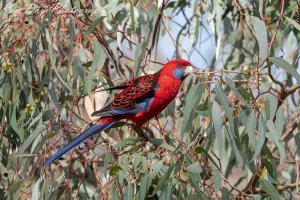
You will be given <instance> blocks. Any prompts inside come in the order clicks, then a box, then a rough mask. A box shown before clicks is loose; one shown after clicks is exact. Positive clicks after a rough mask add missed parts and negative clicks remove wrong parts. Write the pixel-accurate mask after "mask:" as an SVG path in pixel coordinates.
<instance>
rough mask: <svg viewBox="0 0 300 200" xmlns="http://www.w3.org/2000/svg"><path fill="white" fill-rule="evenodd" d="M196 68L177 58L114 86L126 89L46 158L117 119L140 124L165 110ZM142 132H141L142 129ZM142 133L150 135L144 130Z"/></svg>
mask: <svg viewBox="0 0 300 200" xmlns="http://www.w3.org/2000/svg"><path fill="white" fill-rule="evenodd" d="M192 72H193V68H192V67H191V64H190V63H189V62H188V61H186V60H183V59H175V60H171V61H169V62H168V63H167V64H165V65H164V66H163V67H162V68H161V70H159V71H158V72H156V73H154V74H150V75H145V76H141V77H138V78H136V79H134V80H132V81H129V82H128V83H127V84H124V85H121V86H116V87H113V88H112V89H123V90H122V91H121V92H119V93H118V94H117V95H116V97H115V98H114V100H113V101H112V102H111V103H110V104H108V105H106V106H105V107H104V108H102V109H101V110H98V111H96V112H94V113H92V116H100V119H99V120H98V121H97V122H96V123H95V124H94V125H92V126H91V127H90V128H89V129H88V130H86V131H85V132H83V133H82V134H81V135H79V136H78V137H76V138H75V139H74V140H73V141H71V142H70V143H69V144H67V145H66V146H65V147H64V148H62V149H61V150H60V151H58V152H57V153H55V154H54V155H53V156H51V157H50V158H49V159H48V160H46V162H45V164H44V165H48V164H50V163H51V162H53V161H54V160H56V159H58V158H59V157H61V156H62V155H64V154H65V153H67V152H68V151H70V150H71V149H73V148H74V147H76V146H77V145H79V144H80V143H82V142H84V141H85V140H87V139H89V138H91V137H92V136H94V135H96V134H98V133H100V132H101V131H103V130H105V129H107V128H108V127H110V126H111V125H112V124H114V123H115V122H117V121H119V120H122V119H127V120H131V121H133V122H134V124H135V125H136V127H138V128H140V127H141V126H142V125H143V124H144V123H145V122H147V121H148V120H150V119H151V118H153V117H155V116H157V115H158V114H159V113H160V112H162V111H163V110H164V109H165V108H166V107H167V106H168V105H169V103H171V102H172V101H173V100H174V98H175V97H176V95H177V93H178V91H179V88H180V86H181V83H182V82H183V80H184V79H185V78H186V77H187V76H188V75H189V74H191V73H192ZM140 133H141V132H140ZM142 136H143V137H144V138H145V139H146V140H148V139H149V137H148V136H147V135H146V134H145V133H144V132H142Z"/></svg>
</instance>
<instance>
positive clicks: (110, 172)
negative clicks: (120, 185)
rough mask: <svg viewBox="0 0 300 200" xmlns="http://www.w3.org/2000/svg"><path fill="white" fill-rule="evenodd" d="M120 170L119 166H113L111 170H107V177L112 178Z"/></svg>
mask: <svg viewBox="0 0 300 200" xmlns="http://www.w3.org/2000/svg"><path fill="white" fill-rule="evenodd" d="M120 170H122V167H120V166H118V165H117V166H113V167H112V168H110V170H109V175H111V176H114V175H116V174H117V173H118V172H119V171H120Z"/></svg>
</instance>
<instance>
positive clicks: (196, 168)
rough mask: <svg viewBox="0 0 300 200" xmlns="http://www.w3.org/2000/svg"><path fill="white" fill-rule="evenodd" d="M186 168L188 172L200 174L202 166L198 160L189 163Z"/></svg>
mask: <svg viewBox="0 0 300 200" xmlns="http://www.w3.org/2000/svg"><path fill="white" fill-rule="evenodd" d="M186 169H187V171H188V172H192V173H194V174H200V173H201V172H202V167H201V165H200V163H199V162H194V163H192V164H190V165H189V166H188V167H187V168H186Z"/></svg>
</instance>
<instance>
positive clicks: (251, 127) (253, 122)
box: [247, 111, 257, 148]
mask: <svg viewBox="0 0 300 200" xmlns="http://www.w3.org/2000/svg"><path fill="white" fill-rule="evenodd" d="M256 126H257V119H256V116H255V112H254V111H252V112H251V114H250V115H249V117H248V121H247V133H248V137H249V140H250V144H251V146H252V147H253V148H254V147H255V146H256V142H257V141H256V134H255V132H256Z"/></svg>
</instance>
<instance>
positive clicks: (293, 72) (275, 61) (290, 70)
mask: <svg viewBox="0 0 300 200" xmlns="http://www.w3.org/2000/svg"><path fill="white" fill-rule="evenodd" d="M270 60H271V62H272V63H273V64H275V65H276V66H277V67H279V68H281V69H283V70H285V71H286V72H287V73H289V74H291V75H292V76H294V77H295V79H296V80H297V82H298V83H300V75H299V73H298V72H297V70H296V69H295V68H294V67H293V66H292V65H290V63H288V62H287V61H286V60H284V59H283V58H280V57H277V58H276V57H270Z"/></svg>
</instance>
